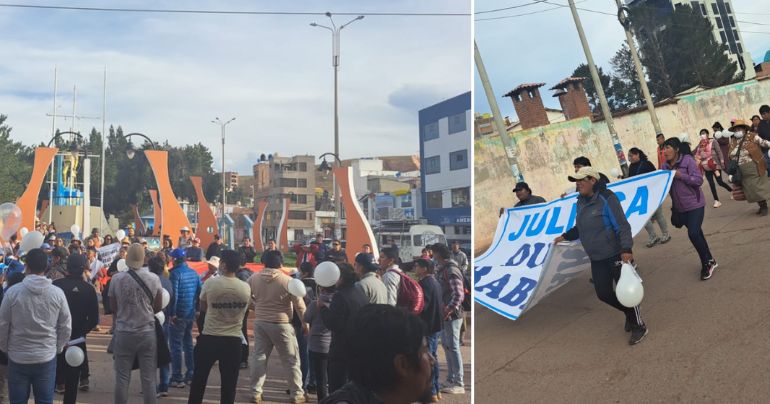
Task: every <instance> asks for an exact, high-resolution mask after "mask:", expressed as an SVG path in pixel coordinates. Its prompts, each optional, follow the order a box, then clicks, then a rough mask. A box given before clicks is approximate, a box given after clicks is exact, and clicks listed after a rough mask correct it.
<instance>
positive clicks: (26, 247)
mask: <svg viewBox="0 0 770 404" xmlns="http://www.w3.org/2000/svg"><path fill="white" fill-rule="evenodd" d="M41 245H43V233H41V232H39V231H37V230H35V231H31V232H29V233H27V235H26V236H25V237H24V238H23V239H22V240H21V247H20V249H21V251H23V252H29V251H30V250H33V249H35V248H40V246H41Z"/></svg>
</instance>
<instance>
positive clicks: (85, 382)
mask: <svg viewBox="0 0 770 404" xmlns="http://www.w3.org/2000/svg"><path fill="white" fill-rule="evenodd" d="M78 388H79V389H80V391H88V390H89V389H90V386H89V383H88V378H87V377H86V378H85V379H82V380H80V385H79V386H78Z"/></svg>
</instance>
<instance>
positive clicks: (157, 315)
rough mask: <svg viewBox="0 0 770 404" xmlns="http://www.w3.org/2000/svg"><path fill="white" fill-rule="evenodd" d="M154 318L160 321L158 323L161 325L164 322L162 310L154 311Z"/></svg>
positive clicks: (164, 316)
mask: <svg viewBox="0 0 770 404" xmlns="http://www.w3.org/2000/svg"><path fill="white" fill-rule="evenodd" d="M155 318H157V319H158V321H160V325H163V323H165V322H166V315H165V314H163V312H162V311H159V312H157V313H155Z"/></svg>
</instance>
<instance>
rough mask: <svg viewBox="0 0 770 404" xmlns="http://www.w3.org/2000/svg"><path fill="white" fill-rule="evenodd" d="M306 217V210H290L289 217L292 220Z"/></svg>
mask: <svg viewBox="0 0 770 404" xmlns="http://www.w3.org/2000/svg"><path fill="white" fill-rule="evenodd" d="M306 218H307V212H303V211H301V210H290V211H289V219H292V220H305V219H306Z"/></svg>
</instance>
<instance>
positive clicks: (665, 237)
mask: <svg viewBox="0 0 770 404" xmlns="http://www.w3.org/2000/svg"><path fill="white" fill-rule="evenodd" d="M669 241H671V235H670V234H668V233H663V235H662V236H660V239H659V240H658V243H660V244H666V243H668V242H669Z"/></svg>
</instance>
